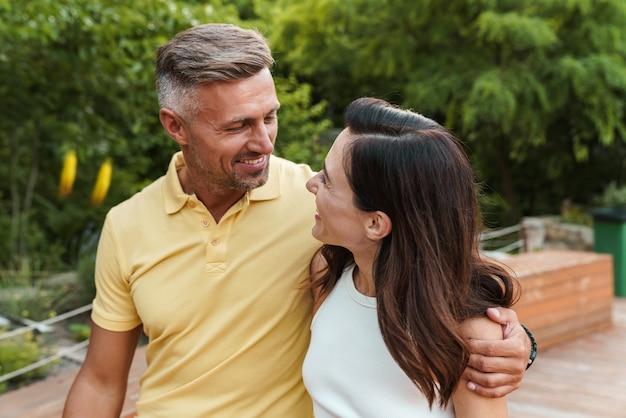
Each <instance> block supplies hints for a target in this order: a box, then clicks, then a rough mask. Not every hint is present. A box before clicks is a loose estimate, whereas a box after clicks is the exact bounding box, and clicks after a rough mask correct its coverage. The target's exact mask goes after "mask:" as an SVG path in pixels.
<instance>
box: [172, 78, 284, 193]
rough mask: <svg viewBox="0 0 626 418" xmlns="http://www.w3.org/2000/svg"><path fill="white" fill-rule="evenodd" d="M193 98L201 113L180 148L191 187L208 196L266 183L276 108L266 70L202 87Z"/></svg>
mask: <svg viewBox="0 0 626 418" xmlns="http://www.w3.org/2000/svg"><path fill="white" fill-rule="evenodd" d="M198 97H199V100H200V104H201V109H202V110H201V111H200V112H199V113H198V115H197V117H196V118H195V120H194V121H192V122H190V123H189V124H188V125H187V127H188V137H187V144H186V145H183V146H181V148H182V150H183V152H184V153H185V159H186V161H187V165H188V168H189V170H191V172H192V174H193V176H194V178H195V181H196V184H197V185H198V186H200V187H203V188H205V189H206V188H208V190H207V191H208V192H209V193H212V194H224V193H230V192H233V191H238V192H245V191H247V190H252V189H254V188H256V187H259V186H262V185H263V184H265V182H266V181H267V177H268V170H269V157H270V154H271V153H272V151H273V150H274V142H275V140H276V135H277V133H278V119H277V112H278V107H279V106H280V104H279V102H278V98H277V97H276V89H275V87H274V80H273V78H272V75H271V73H270V71H269V70H268V69H264V70H263V71H261V72H259V73H258V74H256V75H254V76H252V77H248V78H244V79H241V80H236V81H220V82H214V83H211V84H208V85H205V86H202V87H200V89H199V95H198Z"/></svg>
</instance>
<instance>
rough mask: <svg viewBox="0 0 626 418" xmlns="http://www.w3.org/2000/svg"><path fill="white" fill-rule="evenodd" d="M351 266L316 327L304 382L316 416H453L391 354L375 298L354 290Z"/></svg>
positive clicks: (316, 320)
mask: <svg viewBox="0 0 626 418" xmlns="http://www.w3.org/2000/svg"><path fill="white" fill-rule="evenodd" d="M353 271H354V266H352V267H349V268H347V269H346V270H345V271H344V272H343V275H342V276H341V278H340V279H339V281H338V282H337V284H336V285H335V288H334V289H333V290H332V292H331V293H330V294H329V295H328V297H327V298H326V300H325V301H324V303H322V305H321V306H320V308H319V309H318V311H317V313H316V314H315V317H314V318H313V322H312V324H311V344H310V346H309V350H308V352H307V354H306V358H305V359H304V365H303V367H302V375H303V378H304V384H305V386H306V388H307V390H308V392H309V394H310V395H311V397H312V398H313V408H314V411H315V418H331V417H332V418H335V417H340V418H369V417H371V418H404V417H407V418H408V417H410V418H420V417H454V408H453V407H452V404H451V403H450V404H449V405H450V406H449V407H448V409H447V410H445V411H444V410H441V409H439V406H438V404H437V403H436V402H435V404H433V409H432V410H429V409H428V402H427V400H426V397H425V396H424V395H423V394H422V392H420V391H419V389H418V388H417V386H415V384H414V383H413V382H412V381H411V380H410V379H409V378H408V377H407V375H406V374H405V373H404V371H403V370H402V369H401V368H400V366H398V364H397V363H396V362H395V360H394V359H393V357H391V354H390V353H389V351H388V350H387V347H386V346H385V343H384V341H383V337H382V335H381V333H380V329H379V327H378V319H377V316H376V298H374V297H369V296H365V295H363V294H361V293H359V292H358V290H357V289H356V288H355V286H354V280H353V278H352V273H353Z"/></svg>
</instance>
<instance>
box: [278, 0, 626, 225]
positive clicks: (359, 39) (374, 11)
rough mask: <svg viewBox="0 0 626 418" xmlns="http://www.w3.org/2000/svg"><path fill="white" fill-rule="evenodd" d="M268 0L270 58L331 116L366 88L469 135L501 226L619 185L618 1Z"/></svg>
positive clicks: (623, 73) (624, 10) (625, 84)
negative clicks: (499, 209) (504, 215)
mask: <svg viewBox="0 0 626 418" xmlns="http://www.w3.org/2000/svg"><path fill="white" fill-rule="evenodd" d="M276 6H277V7H276V9H274V10H273V13H274V14H275V15H276V25H275V28H276V30H275V31H274V32H273V33H272V37H271V39H272V42H273V45H274V48H275V50H276V51H277V56H278V57H280V59H281V60H282V62H283V65H284V66H285V67H286V68H288V70H287V71H288V72H292V73H294V74H296V75H297V76H298V77H300V78H301V79H302V80H304V81H307V82H309V83H311V84H312V85H313V86H315V92H314V94H315V97H323V98H325V99H327V100H328V101H329V106H328V108H329V109H330V110H331V111H333V112H334V114H333V115H331V116H332V117H333V118H334V120H336V121H338V120H339V119H340V114H341V110H342V109H343V108H344V107H345V106H346V105H347V104H348V103H349V102H350V101H351V100H352V99H354V98H355V97H357V96H361V95H374V96H379V97H383V98H386V99H388V100H391V101H393V102H396V103H398V104H401V105H403V106H406V107H412V108H414V109H416V110H418V111H420V112H422V113H424V114H426V115H428V116H430V117H433V118H434V119H436V120H438V121H440V122H442V123H443V124H445V125H446V126H447V127H448V128H450V129H451V130H453V131H454V132H455V133H457V134H458V135H459V136H460V137H461V138H462V139H463V140H465V141H466V142H467V145H468V148H469V149H470V150H471V153H472V158H473V162H474V166H475V168H476V169H477V170H478V172H479V173H480V176H481V178H482V179H483V180H484V181H485V182H486V183H487V187H486V190H487V191H489V190H492V191H493V192H494V193H497V194H500V195H503V196H504V197H505V200H506V203H507V207H508V211H509V213H508V222H509V223H511V222H517V221H518V220H519V217H520V216H521V215H522V214H537V212H538V211H541V210H547V211H554V210H557V209H558V208H559V206H560V204H561V201H562V200H563V199H565V198H574V199H580V200H588V199H589V198H590V196H591V195H592V194H593V193H596V192H597V191H598V188H599V187H601V185H603V184H605V183H606V182H608V179H611V178H618V179H621V180H626V173H624V170H623V166H624V163H621V162H619V161H621V160H622V159H623V157H624V156H625V147H624V141H623V140H624V138H626V125H625V121H626V117H625V113H624V103H626V35H625V32H624V30H623V28H624V27H626V3H624V2H623V1H621V0H598V1H593V2H592V1H589V0H544V1H541V2H537V1H533V0H521V1H520V0H453V1H449V2H446V3H445V6H444V5H443V3H441V2H434V1H428V0H421V1H417V2H408V1H406V2H398V1H389V0H386V1H381V0H341V1H339V0H303V1H301V2H298V3H297V4H296V3H293V2H290V1H287V0H277V1H276ZM607 163H609V164H607ZM613 164H614V165H613ZM611 165H612V167H611ZM609 167H611V168H612V169H610V168H609Z"/></svg>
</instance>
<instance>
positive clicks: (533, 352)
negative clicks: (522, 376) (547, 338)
mask: <svg viewBox="0 0 626 418" xmlns="http://www.w3.org/2000/svg"><path fill="white" fill-rule="evenodd" d="M520 325H522V324H520ZM522 328H524V331H526V335H528V338H530V343H531V345H532V349H531V350H530V357H529V358H528V364H527V365H526V370H528V368H529V367H530V366H531V365H532V364H533V362H534V361H535V358H536V357H537V341H535V337H533V334H532V332H530V330H529V329H528V328H526V327H525V326H524V325H522Z"/></svg>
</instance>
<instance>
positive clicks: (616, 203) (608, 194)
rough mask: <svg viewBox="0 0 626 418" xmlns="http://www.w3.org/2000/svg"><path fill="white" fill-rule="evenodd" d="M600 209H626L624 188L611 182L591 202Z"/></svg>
mask: <svg viewBox="0 0 626 418" xmlns="http://www.w3.org/2000/svg"><path fill="white" fill-rule="evenodd" d="M593 203H595V204H596V205H597V206H599V207H602V208H626V186H618V185H617V183H616V182H614V181H612V182H610V183H609V184H608V186H606V188H605V189H604V191H603V192H602V193H601V194H599V195H597V196H596V197H595V199H594V201H593Z"/></svg>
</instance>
